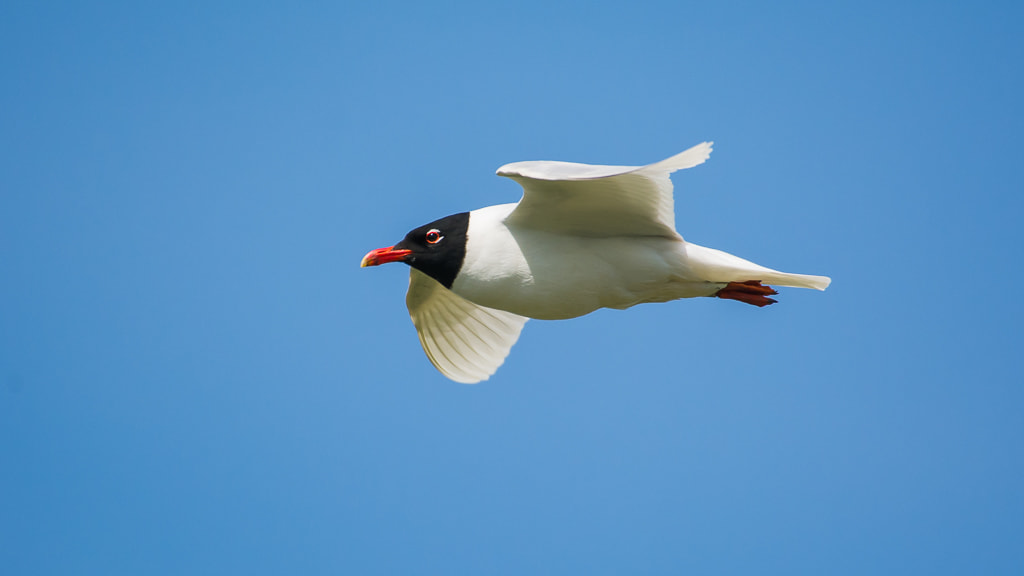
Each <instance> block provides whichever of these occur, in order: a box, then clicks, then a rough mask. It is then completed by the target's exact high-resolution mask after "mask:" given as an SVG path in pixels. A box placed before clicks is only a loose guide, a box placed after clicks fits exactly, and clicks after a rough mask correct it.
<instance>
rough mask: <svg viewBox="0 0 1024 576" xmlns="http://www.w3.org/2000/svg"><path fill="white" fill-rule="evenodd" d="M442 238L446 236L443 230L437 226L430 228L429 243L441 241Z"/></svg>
mask: <svg viewBox="0 0 1024 576" xmlns="http://www.w3.org/2000/svg"><path fill="white" fill-rule="evenodd" d="M442 238H444V236H442V235H441V231H440V230H438V229H437V228H433V229H431V230H430V232H427V243H428V244H437V243H438V242H440V241H441V239H442Z"/></svg>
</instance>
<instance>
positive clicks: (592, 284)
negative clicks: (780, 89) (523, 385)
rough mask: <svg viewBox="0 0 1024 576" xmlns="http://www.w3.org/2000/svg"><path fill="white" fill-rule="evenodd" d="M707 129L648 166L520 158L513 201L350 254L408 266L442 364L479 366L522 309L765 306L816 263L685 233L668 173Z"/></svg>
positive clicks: (429, 340) (461, 377) (500, 346)
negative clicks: (799, 270)
mask: <svg viewBox="0 0 1024 576" xmlns="http://www.w3.org/2000/svg"><path fill="white" fill-rule="evenodd" d="M711 147H712V143H711V142H703V143H701V144H698V145H696V146H694V147H692V148H690V149H688V150H686V151H684V152H681V153H679V154H676V155H675V156H672V157H671V158H667V159H665V160H662V161H660V162H655V163H654V164H648V165H647V166H600V165H590V164H578V163H575V162H555V161H531V162H516V163H513V164H506V165H505V166H502V167H501V168H499V169H498V172H497V174H498V176H504V177H507V178H511V179H513V180H515V181H516V182H518V183H519V184H520V185H521V186H522V187H523V197H522V199H521V200H520V201H519V202H518V203H515V204H500V205H497V206H489V207H486V208H480V209H477V210H473V211H471V212H461V213H459V214H453V215H451V216H446V217H444V218H441V219H440V220H435V221H433V222H431V223H429V224H425V225H423V226H420V227H419V228H416V229H414V230H412V231H411V232H409V233H408V234H406V235H405V238H404V239H403V240H402V241H401V242H398V243H397V244H395V245H393V246H388V247H386V248H379V249H377V250H372V251H370V252H369V253H368V254H367V255H366V256H365V257H364V258H363V260H362V262H361V266H363V267H366V266H377V265H379V264H385V263H388V262H404V263H406V264H408V265H409V266H410V268H411V270H410V275H409V291H408V293H407V294H406V305H407V306H408V308H409V315H410V316H411V317H412V323H413V325H414V326H415V327H416V332H417V334H418V335H419V339H420V344H421V345H422V346H423V350H424V351H425V352H426V354H427V357H428V358H429V359H430V361H431V362H432V363H433V365H434V366H435V367H436V368H437V369H438V370H439V371H440V372H441V373H442V374H444V375H445V376H447V377H448V378H450V379H452V380H454V381H456V382H462V383H467V384H472V383H476V382H480V381H482V380H486V379H488V378H489V377H490V376H491V375H493V374H494V372H495V371H496V370H497V369H498V367H499V366H501V364H502V363H503V362H504V361H505V358H506V357H507V356H508V354H509V351H510V350H511V349H512V346H513V345H514V344H515V343H516V341H517V340H518V339H519V334H520V332H521V331H522V329H523V326H524V325H525V324H526V321H527V320H528V319H530V318H535V319H540V320H564V319H568V318H576V317H579V316H583V315H585V314H589V313H591V312H593V311H594V310H597V309H599V308H614V309H618V310H623V309H626V308H630V307H632V306H636V305H637V304H645V303H651V302H668V301H670V300H677V299H680V298H695V297H717V298H722V299H727V300H737V301H739V302H744V303H746V304H751V305H754V306H758V307H761V306H767V305H769V304H774V303H775V302H776V300H774V299H772V298H770V296H774V295H776V294H778V292H776V291H775V289H774V288H772V287H771V285H775V286H789V287H796V288H813V289H817V290H824V289H825V288H826V287H827V286H828V285H829V283H830V282H831V279H829V278H828V277H825V276H811V275H806V274H789V273H785V272H779V271H777V270H772V269H771V268H765V267H763V266H759V265H757V264H754V263H753V262H750V261H748V260H744V259H743V258H740V257H738V256H733V255H732V254H728V253H726V252H723V251H721V250H715V249H713V248H705V247H703V246H699V245H697V244H694V243H692V242H687V241H686V240H683V237H682V236H681V235H680V234H679V233H678V232H677V231H676V227H675V212H674V206H673V197H672V181H671V179H670V178H669V175H670V174H672V173H673V172H675V171H677V170H682V169H685V168H692V167H694V166H697V165H699V164H702V163H704V161H705V160H707V159H708V157H709V156H710V155H711V150H712V148H711Z"/></svg>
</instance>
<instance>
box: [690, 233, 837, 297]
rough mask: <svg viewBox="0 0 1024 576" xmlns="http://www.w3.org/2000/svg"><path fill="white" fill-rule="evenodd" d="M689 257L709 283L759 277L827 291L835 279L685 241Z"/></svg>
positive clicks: (696, 272)
mask: <svg viewBox="0 0 1024 576" xmlns="http://www.w3.org/2000/svg"><path fill="white" fill-rule="evenodd" d="M686 260H687V266H688V267H689V268H690V271H691V272H692V273H693V274H694V275H696V276H698V277H699V278H700V279H701V280H704V281H706V282H748V281H751V280H760V281H761V282H763V283H765V284H773V285H775V286H791V287H794V288H813V289H815V290H824V289H825V288H827V287H828V285H829V284H830V283H831V282H832V279H831V278H829V277H828V276H812V275H810V274H790V273H788V272H779V271H778V270H772V269H771V268H765V267H764V266H759V265H757V264H754V263H753V262H751V261H749V260H744V259H743V258H740V257H739V256H733V255H732V254H729V253H728V252H722V251H721V250H715V249H714V248H705V247H704V246H698V245H696V244H690V243H689V242H687V243H686Z"/></svg>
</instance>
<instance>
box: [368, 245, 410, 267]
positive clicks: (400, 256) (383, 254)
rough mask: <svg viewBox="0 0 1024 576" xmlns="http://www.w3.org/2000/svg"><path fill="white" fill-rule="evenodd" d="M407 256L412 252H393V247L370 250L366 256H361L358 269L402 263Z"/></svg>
mask: <svg viewBox="0 0 1024 576" xmlns="http://www.w3.org/2000/svg"><path fill="white" fill-rule="evenodd" d="M409 254H412V250H395V247H394V246H388V247H387V248H377V249H376V250H370V252H369V253H367V255H366V256H363V261H362V262H360V263H359V267H360V268H366V267H367V266H378V265H380V264H387V263H388V262H404V261H405V258H406V257H407V256H408V255H409Z"/></svg>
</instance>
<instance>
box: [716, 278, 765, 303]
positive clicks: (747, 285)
mask: <svg viewBox="0 0 1024 576" xmlns="http://www.w3.org/2000/svg"><path fill="white" fill-rule="evenodd" d="M776 294H778V292H776V291H775V289H774V288H772V287H771V286H762V285H761V281H760V280H749V281H747V282H729V284H728V285H727V286H726V287H725V288H722V289H721V290H719V291H718V292H717V293H715V296H718V297H719V298H725V299H726V300H739V301H740V302H746V303H747V304H753V305H754V306H758V307H760V306H767V305H769V304H775V302H777V300H772V299H771V298H768V296H774V295H776Z"/></svg>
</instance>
